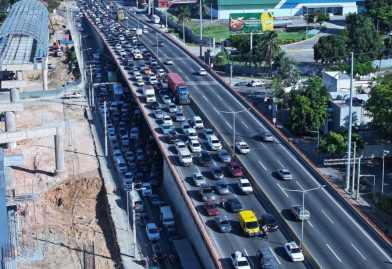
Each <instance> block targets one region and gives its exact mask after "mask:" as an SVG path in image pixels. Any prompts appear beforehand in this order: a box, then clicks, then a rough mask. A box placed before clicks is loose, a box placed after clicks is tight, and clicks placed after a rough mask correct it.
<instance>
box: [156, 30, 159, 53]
mask: <svg viewBox="0 0 392 269" xmlns="http://www.w3.org/2000/svg"><path fill="white" fill-rule="evenodd" d="M156 41H157V58H158V57H159V44H158V32H157V34H156Z"/></svg>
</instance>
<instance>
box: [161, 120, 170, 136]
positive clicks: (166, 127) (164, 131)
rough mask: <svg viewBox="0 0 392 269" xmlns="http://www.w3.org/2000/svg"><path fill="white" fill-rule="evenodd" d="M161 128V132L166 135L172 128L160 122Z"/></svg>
mask: <svg viewBox="0 0 392 269" xmlns="http://www.w3.org/2000/svg"><path fill="white" fill-rule="evenodd" d="M161 130H162V133H163V134H165V135H166V134H168V133H169V132H170V131H171V130H172V127H171V125H170V124H167V123H162V125H161Z"/></svg>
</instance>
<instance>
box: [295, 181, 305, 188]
mask: <svg viewBox="0 0 392 269" xmlns="http://www.w3.org/2000/svg"><path fill="white" fill-rule="evenodd" d="M295 183H297V185H298V186H299V187H300V188H301V189H302V190H303V189H304V188H303V187H302V186H301V184H299V182H298V181H295Z"/></svg>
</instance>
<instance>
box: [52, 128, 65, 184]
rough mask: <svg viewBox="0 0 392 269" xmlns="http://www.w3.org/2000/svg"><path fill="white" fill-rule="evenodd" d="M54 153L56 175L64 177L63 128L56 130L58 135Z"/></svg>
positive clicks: (55, 139)
mask: <svg viewBox="0 0 392 269" xmlns="http://www.w3.org/2000/svg"><path fill="white" fill-rule="evenodd" d="M54 153H55V158H56V170H55V175H56V176H59V177H62V176H63V175H64V174H65V164H64V133H63V128H61V127H57V128H56V135H55V136H54Z"/></svg>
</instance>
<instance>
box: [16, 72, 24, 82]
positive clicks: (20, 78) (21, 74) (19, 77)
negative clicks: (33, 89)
mask: <svg viewBox="0 0 392 269" xmlns="http://www.w3.org/2000/svg"><path fill="white" fill-rule="evenodd" d="M16 80H23V73H22V71H16Z"/></svg>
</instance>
